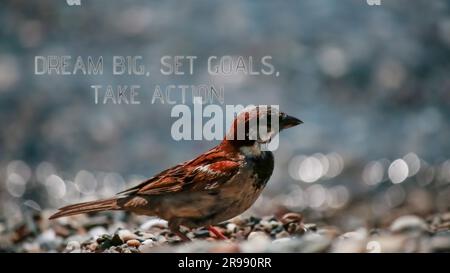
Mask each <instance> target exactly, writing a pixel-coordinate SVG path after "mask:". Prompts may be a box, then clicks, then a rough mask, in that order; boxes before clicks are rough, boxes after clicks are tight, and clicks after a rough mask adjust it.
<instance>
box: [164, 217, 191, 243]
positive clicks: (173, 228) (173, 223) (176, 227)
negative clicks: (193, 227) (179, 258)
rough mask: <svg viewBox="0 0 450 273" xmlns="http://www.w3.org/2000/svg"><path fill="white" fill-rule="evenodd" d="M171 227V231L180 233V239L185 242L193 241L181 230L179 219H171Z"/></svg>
mask: <svg viewBox="0 0 450 273" xmlns="http://www.w3.org/2000/svg"><path fill="white" fill-rule="evenodd" d="M169 229H170V231H172V232H173V233H175V234H176V235H178V237H180V239H181V240H183V241H184V242H189V241H191V239H189V237H187V236H186V235H185V234H184V233H183V232H181V231H180V226H179V225H178V223H177V221H169Z"/></svg>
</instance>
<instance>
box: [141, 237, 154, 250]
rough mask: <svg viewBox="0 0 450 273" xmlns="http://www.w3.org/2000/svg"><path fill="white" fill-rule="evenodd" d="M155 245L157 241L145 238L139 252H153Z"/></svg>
mask: <svg viewBox="0 0 450 273" xmlns="http://www.w3.org/2000/svg"><path fill="white" fill-rule="evenodd" d="M154 246H155V242H154V241H153V240H145V241H143V242H142V244H141V245H140V246H139V248H138V250H139V252H142V253H149V252H152V250H153V247H154Z"/></svg>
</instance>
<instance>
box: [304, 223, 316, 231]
mask: <svg viewBox="0 0 450 273" xmlns="http://www.w3.org/2000/svg"><path fill="white" fill-rule="evenodd" d="M303 226H304V227H305V229H306V230H309V231H317V225H316V224H313V223H307V224H304V225H303Z"/></svg>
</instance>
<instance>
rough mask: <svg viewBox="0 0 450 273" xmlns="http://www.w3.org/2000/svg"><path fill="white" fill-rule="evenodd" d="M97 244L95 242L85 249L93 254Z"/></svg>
mask: <svg viewBox="0 0 450 273" xmlns="http://www.w3.org/2000/svg"><path fill="white" fill-rule="evenodd" d="M97 247H98V244H97V243H96V242H93V243H91V244H89V245H88V246H87V249H89V250H90V251H92V252H95V251H96V250H97Z"/></svg>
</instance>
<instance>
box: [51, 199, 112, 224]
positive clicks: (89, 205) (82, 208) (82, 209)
mask: <svg viewBox="0 0 450 273" xmlns="http://www.w3.org/2000/svg"><path fill="white" fill-rule="evenodd" d="M117 200H118V199H117V198H111V199H104V200H98V201H92V202H84V203H78V204H74V205H69V206H65V207H62V208H60V209H59V211H58V212H57V213H55V214H53V215H52V216H50V218H49V219H55V218H59V217H63V216H70V215H76V214H82V213H87V212H95V211H104V210H117V209H120V207H119V206H118V205H117Z"/></svg>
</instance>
